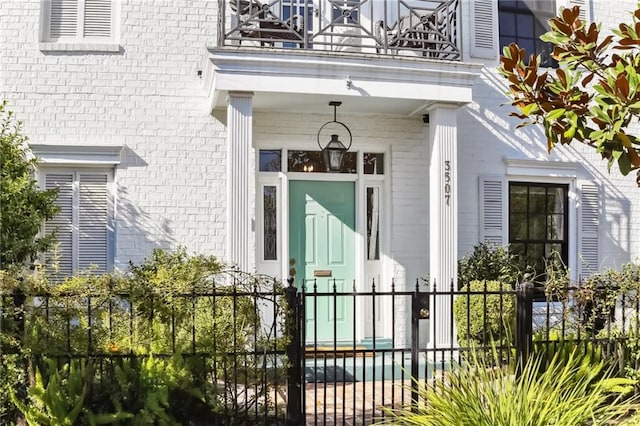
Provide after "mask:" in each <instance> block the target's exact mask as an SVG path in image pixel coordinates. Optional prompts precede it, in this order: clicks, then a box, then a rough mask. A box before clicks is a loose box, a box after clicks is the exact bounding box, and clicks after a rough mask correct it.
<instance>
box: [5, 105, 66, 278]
mask: <svg viewBox="0 0 640 426" xmlns="http://www.w3.org/2000/svg"><path fill="white" fill-rule="evenodd" d="M6 106H7V102H6V101H4V102H0V247H2V250H0V268H2V269H14V268H19V267H20V266H24V264H25V263H28V262H29V261H30V260H33V259H34V257H35V256H36V255H37V254H38V253H42V252H43V251H45V250H47V249H48V248H49V247H50V246H51V244H52V243H53V239H54V236H53V235H42V233H41V232H40V231H41V230H42V224H43V223H44V222H45V221H46V220H49V219H52V218H53V217H54V216H55V215H56V213H57V212H58V210H59V209H58V207H57V206H56V204H55V200H56V198H57V197H58V190H57V189H49V190H42V189H40V188H39V186H38V181H37V180H36V179H35V173H34V172H35V169H36V165H37V159H36V158H34V157H33V156H32V155H31V152H30V150H29V147H28V145H27V138H26V136H24V135H23V134H22V123H20V122H19V121H16V119H15V116H14V115H13V113H12V112H11V111H8V110H7V108H6Z"/></svg>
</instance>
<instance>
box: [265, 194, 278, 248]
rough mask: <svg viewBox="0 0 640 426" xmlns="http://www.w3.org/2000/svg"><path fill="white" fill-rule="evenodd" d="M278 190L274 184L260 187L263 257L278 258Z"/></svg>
mask: <svg viewBox="0 0 640 426" xmlns="http://www.w3.org/2000/svg"><path fill="white" fill-rule="evenodd" d="M277 195H278V191H277V187H276V186H275V185H266V186H264V187H263V188H262V215H263V216H264V222H263V227H264V229H263V234H264V235H263V238H264V240H263V242H262V243H263V250H264V253H263V259H264V260H277V259H278V209H277V206H278V198H277Z"/></svg>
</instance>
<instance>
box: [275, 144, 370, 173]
mask: <svg viewBox="0 0 640 426" xmlns="http://www.w3.org/2000/svg"><path fill="white" fill-rule="evenodd" d="M287 155H288V158H287V169H288V170H289V171H290V172H313V173H327V172H328V169H327V166H326V165H325V162H324V158H323V156H322V151H296V150H291V151H288V152H287ZM357 162H358V154H357V153H356V152H353V151H351V152H349V151H348V152H345V153H344V157H343V160H342V168H341V170H340V173H351V174H354V173H357Z"/></svg>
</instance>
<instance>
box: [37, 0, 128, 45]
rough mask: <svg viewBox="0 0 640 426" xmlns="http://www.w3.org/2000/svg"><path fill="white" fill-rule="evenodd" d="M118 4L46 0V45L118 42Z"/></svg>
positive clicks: (101, 0)
mask: <svg viewBox="0 0 640 426" xmlns="http://www.w3.org/2000/svg"><path fill="white" fill-rule="evenodd" d="M115 8H116V1H115V0H45V1H44V3H43V10H42V24H43V28H42V30H43V31H42V34H43V37H42V38H43V41H45V42H71V43H76V42H94V43H102V42H111V41H114V38H115V16H116V13H115V12H116V9H115Z"/></svg>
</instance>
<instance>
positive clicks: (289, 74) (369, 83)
mask: <svg viewBox="0 0 640 426" xmlns="http://www.w3.org/2000/svg"><path fill="white" fill-rule="evenodd" d="M209 58H210V64H211V67H210V70H208V73H207V74H208V78H209V85H208V86H209V95H210V101H211V109H212V110H213V109H215V108H226V94H227V93H229V92H233V91H243V92H253V93H254V109H255V110H261V109H265V110H295V111H300V110H301V108H306V109H304V110H305V111H309V112H319V111H326V102H325V101H327V100H330V99H335V100H342V101H347V100H348V102H344V105H343V107H342V108H341V111H342V112H343V113H344V112H350V113H381V114H402V115H412V114H417V113H420V112H421V111H422V110H426V109H427V108H428V107H429V105H431V104H433V103H450V104H458V105H464V104H466V103H469V102H471V99H472V86H473V82H474V80H475V79H476V77H477V76H478V75H479V74H480V71H481V69H482V65H478V64H470V63H463V62H453V61H443V60H433V59H431V60H430V59H424V58H415V57H405V56H402V57H397V56H396V57H382V56H379V55H361V54H358V55H355V54H344V53H336V52H322V51H302V50H290V51H282V50H276V49H251V48H242V49H240V48H210V49H209Z"/></svg>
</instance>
